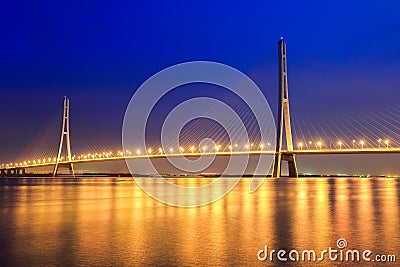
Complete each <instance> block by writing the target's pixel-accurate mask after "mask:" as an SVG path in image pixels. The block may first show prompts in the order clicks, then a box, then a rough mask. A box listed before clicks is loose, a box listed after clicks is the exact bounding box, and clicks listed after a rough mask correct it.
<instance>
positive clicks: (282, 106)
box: [272, 38, 298, 177]
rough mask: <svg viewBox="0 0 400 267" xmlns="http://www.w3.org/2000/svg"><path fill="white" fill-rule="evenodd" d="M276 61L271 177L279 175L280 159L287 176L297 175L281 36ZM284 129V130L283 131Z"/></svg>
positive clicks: (284, 55)
mask: <svg viewBox="0 0 400 267" xmlns="http://www.w3.org/2000/svg"><path fill="white" fill-rule="evenodd" d="M278 63H279V88H278V89H279V99H278V125H277V126H278V127H277V135H276V137H277V139H276V152H275V159H274V168H273V171H272V177H281V174H282V169H281V165H282V161H283V160H284V161H287V163H288V169H289V177H298V173H297V166H296V159H295V155H294V154H293V153H291V151H293V139H292V130H291V126H290V112H289V95H288V78H287V63H286V43H285V40H284V39H283V38H281V40H279V43H278ZM283 129H285V132H283ZM284 134H285V138H286V151H285V153H282V143H283V135H284Z"/></svg>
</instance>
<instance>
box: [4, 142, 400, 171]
mask: <svg viewBox="0 0 400 267" xmlns="http://www.w3.org/2000/svg"><path fill="white" fill-rule="evenodd" d="M275 153H276V152H275V151H271V150H257V151H220V152H203V153H199V152H197V153H196V152H195V153H191V152H190V153H167V154H142V155H129V156H128V155H123V156H110V157H104V156H100V157H94V158H86V159H74V160H72V161H66V160H64V161H59V164H60V165H62V164H69V163H73V164H79V163H93V162H103V161H116V160H133V159H145V158H151V159H157V158H167V157H182V156H184V157H199V156H240V155H247V154H248V155H261V154H263V155H273V154H275ZM281 153H282V154H294V155H323V154H325V155H335V154H338V155H339V154H391V153H400V147H399V148H362V149H361V148H356V149H352V148H343V149H297V150H293V151H287V150H284V151H282V152H281ZM54 165H56V162H55V161H51V162H42V163H34V164H33V163H31V164H27V163H25V164H24V163H17V164H6V165H2V167H1V168H0V170H1V171H6V170H15V169H27V168H37V167H49V166H54Z"/></svg>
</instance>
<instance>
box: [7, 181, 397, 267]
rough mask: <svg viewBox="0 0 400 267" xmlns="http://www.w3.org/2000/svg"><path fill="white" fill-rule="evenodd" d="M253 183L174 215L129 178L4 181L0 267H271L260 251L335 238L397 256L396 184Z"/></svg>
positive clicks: (326, 243) (314, 245)
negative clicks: (257, 185)
mask: <svg viewBox="0 0 400 267" xmlns="http://www.w3.org/2000/svg"><path fill="white" fill-rule="evenodd" d="M147 179H149V178H147ZM157 179H159V178H155V179H154V178H151V179H149V180H148V182H149V183H152V186H154V187H155V188H157V187H159V186H160V185H161V183H160V182H159V181H158V180H157ZM210 181H211V179H210V180H204V178H203V179H199V178H178V179H176V180H173V182H175V183H177V184H180V185H183V186H194V185H200V184H204V183H205V182H210ZM250 181H251V179H242V180H241V181H240V182H239V184H238V185H237V186H236V188H235V189H234V190H233V191H232V192H231V193H229V194H228V195H227V196H225V197H224V198H222V199H220V200H219V201H217V202H215V203H213V204H210V205H207V206H203V207H199V208H176V207H171V206H168V205H164V204H162V203H159V202H157V201H155V200H154V199H152V198H151V197H149V196H147V195H146V194H145V193H143V192H142V191H141V190H140V189H139V188H138V187H137V186H136V185H135V184H134V182H133V180H132V179H130V178H81V179H76V180H75V179H44V178H43V179H32V178H29V179H22V178H21V179H17V178H10V179H1V180H0V211H1V214H0V215H1V218H0V244H1V251H0V265H1V266H4V265H13V266H16V265H18V266H19V265H36V266H43V265H117V266H120V265H124V266H126V265H130V266H132V265H153V266H154V265H163V266H166V265H185V266H188V265H189V266H199V265H200V266H206V265H213V266H221V265H246V266H249V265H251V266H254V265H260V266H265V265H267V266H273V265H274V263H271V262H268V261H267V262H259V261H258V260H257V251H258V250H260V249H262V248H263V247H264V245H268V247H269V248H271V249H286V250H288V251H289V250H290V249H297V250H303V249H314V250H316V251H320V250H323V249H327V248H328V247H330V246H331V247H335V246H336V241H337V240H338V239H339V238H345V239H346V240H347V242H348V244H349V248H350V249H360V250H365V249H370V250H372V251H374V252H376V253H382V254H383V253H387V254H396V255H397V257H398V259H400V231H399V230H400V221H399V215H400V210H399V209H400V205H399V201H400V183H399V180H398V179H383V178H368V179H367V178H362V179H356V178H300V179H285V178H282V179H267V180H266V181H265V182H264V184H263V185H262V186H261V188H260V189H259V190H258V191H256V192H255V193H253V194H249V193H248V188H249V185H250ZM158 189H159V190H160V191H159V192H160V193H162V194H168V193H169V192H165V190H163V188H161V187H160V188H158ZM176 197H180V196H176ZM191 197H197V198H202V197H203V196H201V195H200V196H191ZM301 264H303V265H305V264H304V263H301ZM276 265H278V264H276ZM299 265H300V263H295V264H293V266H299ZM314 265H315V264H308V266H314ZM318 265H319V266H324V265H325V266H333V265H334V264H333V263H332V262H328V261H325V262H323V263H319V264H318ZM364 265H365V264H364ZM287 266H289V265H287ZM371 266H373V265H371ZM379 266H384V265H379ZM388 266H396V264H393V263H392V264H391V265H388Z"/></svg>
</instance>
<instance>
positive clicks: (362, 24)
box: [0, 0, 400, 162]
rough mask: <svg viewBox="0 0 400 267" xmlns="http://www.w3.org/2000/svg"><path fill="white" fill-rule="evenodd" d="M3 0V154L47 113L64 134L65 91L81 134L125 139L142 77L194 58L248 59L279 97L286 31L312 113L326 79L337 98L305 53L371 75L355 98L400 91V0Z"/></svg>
mask: <svg viewBox="0 0 400 267" xmlns="http://www.w3.org/2000/svg"><path fill="white" fill-rule="evenodd" d="M1 6H2V7H1V9H0V10H1V11H0V23H1V25H2V27H1V38H0V40H1V41H0V90H1V92H0V97H1V98H0V99H1V102H0V103H1V104H0V121H1V128H0V129H1V130H0V162H4V161H5V160H8V159H10V158H11V159H13V158H18V157H19V156H20V154H21V153H23V152H24V151H25V150H26V148H27V147H32V146H34V145H35V144H34V143H35V142H42V141H43V140H41V138H43V136H40V135H41V134H42V133H43V135H45V134H46V131H47V128H51V127H50V126H48V125H53V124H54V125H56V126H55V128H54V129H56V130H54V131H53V132H52V133H51V134H52V135H53V134H54V135H55V139H57V138H58V127H59V125H58V124H59V123H60V120H61V118H60V117H61V114H60V113H61V105H62V99H63V97H64V96H65V95H67V96H68V97H69V98H70V99H71V107H72V111H71V113H72V116H73V119H72V121H71V127H72V129H73V130H72V131H73V134H72V139H73V143H74V145H75V146H77V147H78V146H80V147H83V146H89V147H93V146H95V145H96V144H99V143H109V142H110V143H112V145H114V144H116V143H118V142H119V140H120V134H121V125H122V120H123V115H124V111H125V108H126V106H127V104H128V102H129V100H130V97H131V96H132V95H133V93H134V91H135V89H136V88H138V86H140V84H141V83H142V82H144V81H145V80H146V79H147V78H149V77H150V76H151V75H153V74H154V73H156V72H157V71H160V70H162V69H163V68H165V67H168V66H171V65H174V64H177V63H181V62H186V61H193V60H210V61H217V62H221V63H224V64H227V65H230V66H233V67H235V68H237V69H239V70H241V71H243V72H244V73H246V74H247V75H249V76H250V77H251V78H252V79H254V81H255V82H256V83H257V84H258V85H259V86H260V87H261V89H262V90H263V92H264V94H265V95H266V96H267V98H268V100H269V101H270V103H271V106H272V108H273V109H274V107H275V106H276V101H277V100H276V88H277V63H276V61H277V42H278V40H279V39H280V37H281V36H284V37H285V39H286V41H287V45H288V56H289V58H290V53H292V55H293V57H292V59H289V64H291V60H292V61H293V67H291V65H289V76H290V75H291V74H292V76H290V78H289V82H290V84H289V88H290V91H291V92H290V97H291V98H292V100H293V99H295V100H293V102H294V103H293V110H296V111H297V116H301V115H302V114H305V115H306V114H307V112H308V109H309V108H307V107H309V105H310V104H312V103H315V98H314V97H313V93H314V92H315V91H316V90H317V89H318V92H319V93H318V97H321V98H323V100H324V101H323V104H324V105H329V104H333V103H332V101H337V99H335V98H328V97H326V96H327V95H328V93H329V92H325V91H324V90H325V89H326V88H325V89H324V88H321V87H319V88H316V86H311V85H310V84H308V83H307V81H306V80H305V79H304V77H302V76H301V72H300V71H301V66H302V56H301V55H307V57H311V58H313V59H316V60H320V61H321V62H327V63H328V64H329V66H336V67H337V69H339V70H343V71H346V72H347V71H348V72H350V73H352V74H354V75H355V76H357V77H362V78H360V79H363V81H366V83H367V84H368V86H366V87H364V88H362V89H363V90H362V91H356V92H349V99H354V98H352V97H354V96H357V95H358V94H359V95H362V96H366V95H367V96H368V97H369V100H371V101H373V100H375V99H381V98H382V99H383V101H384V99H385V98H387V96H388V94H389V93H391V94H393V96H391V97H390V99H394V98H397V99H398V98H399V97H400V93H399V92H397V91H398V90H396V89H397V88H399V85H400V75H398V71H399V70H400V49H399V47H400V35H399V29H400V16H399V10H400V2H399V1H395V0H393V1H257V2H255V1H254V2H248V1H243V2H238V1H158V2H157V1H63V2H61V1H18V0H17V1H6V2H3V3H2V4H1ZM295 55H297V56H295ZM313 62H314V61H313ZM296 66H298V67H296ZM291 68H292V69H291ZM297 70H298V71H297ZM291 71H292V73H291ZM296 79H298V80H296ZM364 79H365V80H364ZM296 81H298V83H297V82H296ZM375 83H376V84H378V86H374V84H375ZM378 87H379V88H380V89H379V90H377V88H378ZM382 88H383V89H382ZM326 90H327V91H328V90H330V89H326ZM339 91H340V90H339ZM325 93H326V94H325ZM345 96H346V94H345ZM315 97H317V96H315ZM367 100H368V99H367ZM296 102H297V104H296ZM341 102H342V101H341ZM343 102H344V103H345V102H346V101H343ZM299 103H301V106H300V104H299ZM296 105H297V106H296ZM303 106H304V108H301V107H303ZM317 108H318V105H317ZM57 123H58V124H57Z"/></svg>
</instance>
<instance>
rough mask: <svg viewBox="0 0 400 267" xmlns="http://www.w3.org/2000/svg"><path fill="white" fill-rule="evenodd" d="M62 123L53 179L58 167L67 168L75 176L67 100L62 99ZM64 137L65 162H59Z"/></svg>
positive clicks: (65, 98)
mask: <svg viewBox="0 0 400 267" xmlns="http://www.w3.org/2000/svg"><path fill="white" fill-rule="evenodd" d="M63 110H64V111H63V123H62V129H61V140H60V147H59V149H58V154H57V159H56V165H55V166H54V171H53V177H55V176H56V175H57V171H58V169H59V167H67V168H68V169H69V170H70V173H71V174H72V175H73V176H75V171H74V165H73V163H72V155H71V139H70V135H69V99H68V98H67V97H64V109H63ZM64 136H65V141H66V142H65V144H66V148H67V161H64V162H61V153H62V148H63V144H64Z"/></svg>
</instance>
